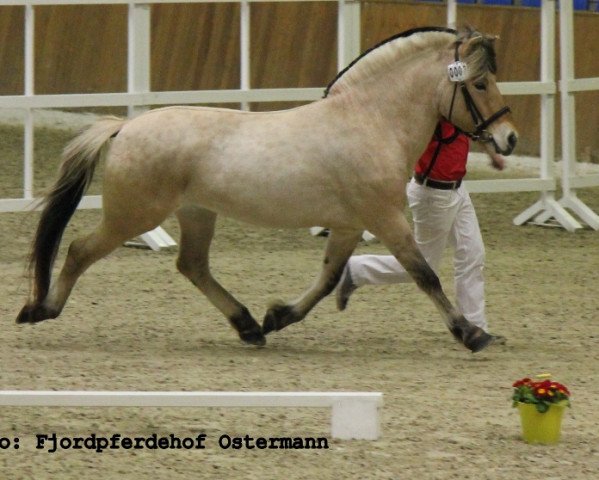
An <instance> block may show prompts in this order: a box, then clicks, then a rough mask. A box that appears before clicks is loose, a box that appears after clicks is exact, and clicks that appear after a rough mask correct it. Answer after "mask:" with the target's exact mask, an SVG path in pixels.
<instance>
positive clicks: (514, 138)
mask: <svg viewBox="0 0 599 480" xmlns="http://www.w3.org/2000/svg"><path fill="white" fill-rule="evenodd" d="M492 141H493V145H494V146H495V151H496V152H497V153H501V154H502V155H505V156H508V155H511V154H512V152H513V151H514V149H515V148H516V144H517V143H518V135H517V134H516V133H515V132H511V133H510V134H509V135H508V137H507V146H506V148H504V149H501V148H500V147H499V145H498V144H497V142H496V141H495V139H493V140H492Z"/></svg>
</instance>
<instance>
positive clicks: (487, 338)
mask: <svg viewBox="0 0 599 480" xmlns="http://www.w3.org/2000/svg"><path fill="white" fill-rule="evenodd" d="M492 342H493V335H489V334H488V333H487V332H485V331H484V330H482V329H481V331H480V332H479V333H477V334H476V335H474V336H472V335H471V336H469V337H468V338H467V339H466V341H465V342H464V345H465V346H466V348H469V349H470V351H471V352H472V353H476V352H480V351H481V350H484V349H485V348H487V347H488V346H489V345H490V344H491V343H492Z"/></svg>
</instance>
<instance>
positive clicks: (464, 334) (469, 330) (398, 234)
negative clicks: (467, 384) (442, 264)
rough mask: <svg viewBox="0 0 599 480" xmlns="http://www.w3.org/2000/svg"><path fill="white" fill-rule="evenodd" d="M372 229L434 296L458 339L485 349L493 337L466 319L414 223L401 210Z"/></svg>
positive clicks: (415, 279) (419, 282) (436, 303)
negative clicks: (432, 263) (428, 259)
mask: <svg viewBox="0 0 599 480" xmlns="http://www.w3.org/2000/svg"><path fill="white" fill-rule="evenodd" d="M368 230H369V231H371V232H372V233H373V234H374V235H376V236H377V237H378V238H379V239H380V240H381V241H382V242H383V243H384V244H385V246H386V247H387V248H388V249H389V250H390V251H391V253H392V254H393V255H394V256H395V257H396V258H397V260H398V261H399V263H401V264H402V266H403V267H404V268H405V269H406V270H407V272H408V273H409V274H410V275H411V276H412V278H413V279H414V281H415V282H416V284H417V285H418V286H419V287H420V289H421V290H423V291H424V292H425V293H426V294H427V295H428V296H429V297H430V299H431V300H432V301H433V303H434V304H435V306H436V307H437V309H438V310H439V311H440V312H441V314H442V315H443V319H444V320H445V324H446V325H447V328H449V331H450V332H451V333H452V334H453V336H454V337H455V338H456V340H458V341H459V342H461V343H463V344H464V346H466V347H467V348H469V349H470V350H472V351H473V352H477V351H479V350H482V349H483V348H485V347H486V346H487V345H488V344H489V343H490V341H491V339H492V337H491V336H490V335H489V334H487V333H486V332H485V331H484V330H483V329H481V328H479V327H477V326H476V325H474V324H472V323H470V322H469V321H468V320H466V318H465V317H464V316H463V315H462V314H461V313H459V312H458V311H457V310H456V309H455V308H454V307H453V305H452V304H451V302H450V301H449V299H448V298H447V297H446V295H445V293H444V292H443V289H442V288H441V282H440V281H439V277H438V276H437V274H436V273H435V272H434V271H433V269H432V268H431V267H430V266H429V265H428V263H427V262H426V260H425V259H424V257H423V256H422V253H420V250H419V249H418V246H417V244H416V242H415V240H414V237H413V235H412V233H411V229H410V225H409V224H408V222H407V220H406V219H405V217H404V216H403V215H402V214H401V213H396V212H392V213H390V214H388V215H387V216H383V215H382V214H381V215H379V216H378V218H377V222H376V223H375V224H373V225H369V226H368Z"/></svg>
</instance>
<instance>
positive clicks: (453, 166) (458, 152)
mask: <svg viewBox="0 0 599 480" xmlns="http://www.w3.org/2000/svg"><path fill="white" fill-rule="evenodd" d="M439 123H440V124H441V138H450V137H451V136H452V135H454V134H455V133H456V128H455V127H454V126H453V125H452V124H451V123H449V122H448V121H446V120H441V121H440V122H439ZM438 143H439V142H438V141H437V139H436V137H435V136H433V138H432V140H431V142H430V143H429V144H428V147H426V150H425V151H424V153H423V154H422V156H421V157H420V160H418V163H416V168H415V169H414V170H415V171H416V173H417V174H419V175H424V174H425V173H426V172H427V170H428V168H429V164H430V162H431V159H432V157H433V155H434V153H435V150H436V149H437V145H438ZM469 149H470V142H469V140H468V137H467V136H466V135H464V134H463V133H461V132H459V133H458V134H457V137H456V138H455V140H454V141H453V142H451V143H446V144H443V145H441V149H440V150H439V155H438V156H437V160H435V163H434V164H433V169H432V170H431V171H430V173H429V174H428V178H431V179H433V180H441V181H445V182H454V181H456V180H460V179H461V178H463V177H464V175H466V160H467V159H468V150H469Z"/></svg>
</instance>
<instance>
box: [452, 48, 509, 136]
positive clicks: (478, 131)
mask: <svg viewBox="0 0 599 480" xmlns="http://www.w3.org/2000/svg"><path fill="white" fill-rule="evenodd" d="M459 47H460V43H459V42H458V43H456V47H455V61H456V62H459V60H460V56H459V53H458V49H459ZM458 84H459V86H460V89H461V90H462V95H463V96H464V102H465V103H466V108H468V111H469V112H470V116H471V117H472V121H473V122H474V126H475V130H474V132H464V133H465V134H466V135H468V136H469V137H470V138H471V139H472V140H475V141H481V142H491V141H493V136H492V135H491V134H490V133H489V132H487V130H486V128H487V127H488V126H489V125H491V124H492V123H493V122H495V121H496V120H498V119H499V118H501V117H503V116H504V115H505V114H506V113H509V112H511V110H510V107H508V106H505V107H503V108H501V109H499V110H497V111H496V112H495V113H494V114H493V115H491V116H490V117H489V118H487V119H485V117H484V116H483V115H482V113H480V110H479V109H478V108H477V106H476V104H475V103H474V99H473V98H472V96H471V95H470V92H469V91H468V87H466V83H465V82H464V81H463V80H462V81H461V82H456V83H455V85H454V87H453V95H452V97H451V105H450V107H449V118H448V119H447V120H449V122H450V123H451V114H452V112H453V104H454V101H455V97H456V93H457V90H458Z"/></svg>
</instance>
